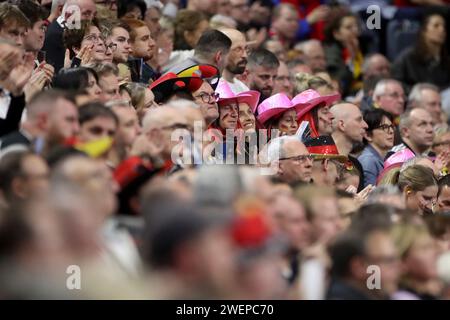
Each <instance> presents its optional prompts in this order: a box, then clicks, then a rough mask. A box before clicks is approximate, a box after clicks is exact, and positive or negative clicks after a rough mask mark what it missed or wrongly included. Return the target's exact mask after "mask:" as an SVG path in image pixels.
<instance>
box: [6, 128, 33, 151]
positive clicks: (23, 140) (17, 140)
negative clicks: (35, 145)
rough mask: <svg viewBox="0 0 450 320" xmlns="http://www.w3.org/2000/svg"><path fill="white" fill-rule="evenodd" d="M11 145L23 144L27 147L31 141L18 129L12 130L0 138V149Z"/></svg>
mask: <svg viewBox="0 0 450 320" xmlns="http://www.w3.org/2000/svg"><path fill="white" fill-rule="evenodd" d="M13 145H23V146H25V147H28V146H30V145H31V141H30V140H29V139H28V138H27V137H26V136H25V135H24V134H23V133H22V132H20V131H14V132H12V133H10V134H8V135H6V136H4V137H2V139H1V140H0V150H5V149H6V148H7V147H10V146H13Z"/></svg>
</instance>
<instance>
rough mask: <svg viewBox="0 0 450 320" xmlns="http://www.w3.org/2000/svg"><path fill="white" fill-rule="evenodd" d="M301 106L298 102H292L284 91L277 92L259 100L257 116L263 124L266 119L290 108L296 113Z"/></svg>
mask: <svg viewBox="0 0 450 320" xmlns="http://www.w3.org/2000/svg"><path fill="white" fill-rule="evenodd" d="M303 106H304V105H302V104H300V103H292V101H291V100H290V99H289V97H288V96H287V95H286V94H285V93H277V94H274V95H273V96H271V97H269V98H267V99H266V100H264V101H263V102H261V104H260V105H259V106H258V117H257V118H258V121H259V122H260V123H262V124H264V123H265V122H267V120H269V119H271V118H273V117H274V116H276V115H279V114H281V113H283V112H285V111H287V110H290V109H292V108H294V109H295V111H296V112H297V114H298V111H299V109H300V107H303Z"/></svg>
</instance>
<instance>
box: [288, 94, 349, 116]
mask: <svg viewBox="0 0 450 320" xmlns="http://www.w3.org/2000/svg"><path fill="white" fill-rule="evenodd" d="M340 97H341V96H340V94H333V95H328V96H320V97H317V98H314V99H312V100H309V101H308V102H307V103H305V104H302V105H303V106H305V107H303V108H301V109H300V110H299V112H298V114H297V118H301V117H303V116H304V115H305V114H307V113H308V112H309V111H311V110H312V109H314V108H315V107H317V106H318V105H320V104H322V103H325V105H326V106H330V105H331V104H332V103H333V102H336V101H338V100H339V99H340Z"/></svg>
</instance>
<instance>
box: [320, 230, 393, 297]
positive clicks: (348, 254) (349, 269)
mask: <svg viewBox="0 0 450 320" xmlns="http://www.w3.org/2000/svg"><path fill="white" fill-rule="evenodd" d="M329 255H330V258H331V260H332V267H331V278H332V280H331V283H330V285H329V288H328V292H327V296H326V299H331V300H333V299H339V300H341V299H345V300H372V299H389V296H390V295H392V294H393V293H395V291H396V290H397V285H398V280H399V276H400V260H399V256H398V253H397V250H396V247H395V245H394V242H393V239H392V238H391V236H390V234H389V233H388V230H385V229H383V228H381V227H374V228H372V229H371V230H370V231H368V232H363V231H360V230H351V231H348V232H346V233H344V234H342V235H341V236H339V237H338V238H337V239H336V241H335V242H334V243H333V244H332V245H331V246H330V248H329ZM371 265H376V266H378V270H379V276H380V277H381V279H380V280H379V281H380V282H381V286H380V288H373V289H371V288H370V287H369V286H368V284H369V283H370V284H376V282H370V281H369V279H368V277H369V276H370V274H369V273H368V270H369V269H368V268H369V266H371ZM374 289H375V290H374Z"/></svg>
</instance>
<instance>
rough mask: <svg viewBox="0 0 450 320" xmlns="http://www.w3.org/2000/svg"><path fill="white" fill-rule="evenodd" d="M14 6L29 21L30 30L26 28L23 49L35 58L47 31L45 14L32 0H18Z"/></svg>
mask: <svg viewBox="0 0 450 320" xmlns="http://www.w3.org/2000/svg"><path fill="white" fill-rule="evenodd" d="M16 4H17V6H18V8H19V9H20V11H22V12H23V14H24V15H25V16H26V17H27V18H28V20H29V21H30V28H28V30H27V32H26V34H25V38H24V41H23V44H24V48H25V50H26V51H28V52H33V53H34V54H35V57H36V58H37V53H38V52H39V50H41V49H42V47H43V46H44V39H45V32H46V31H47V23H46V21H45V19H46V18H47V17H46V12H45V10H44V9H42V7H41V6H39V5H38V4H36V3H35V2H33V1H32V0H19V1H17V2H16Z"/></svg>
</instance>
